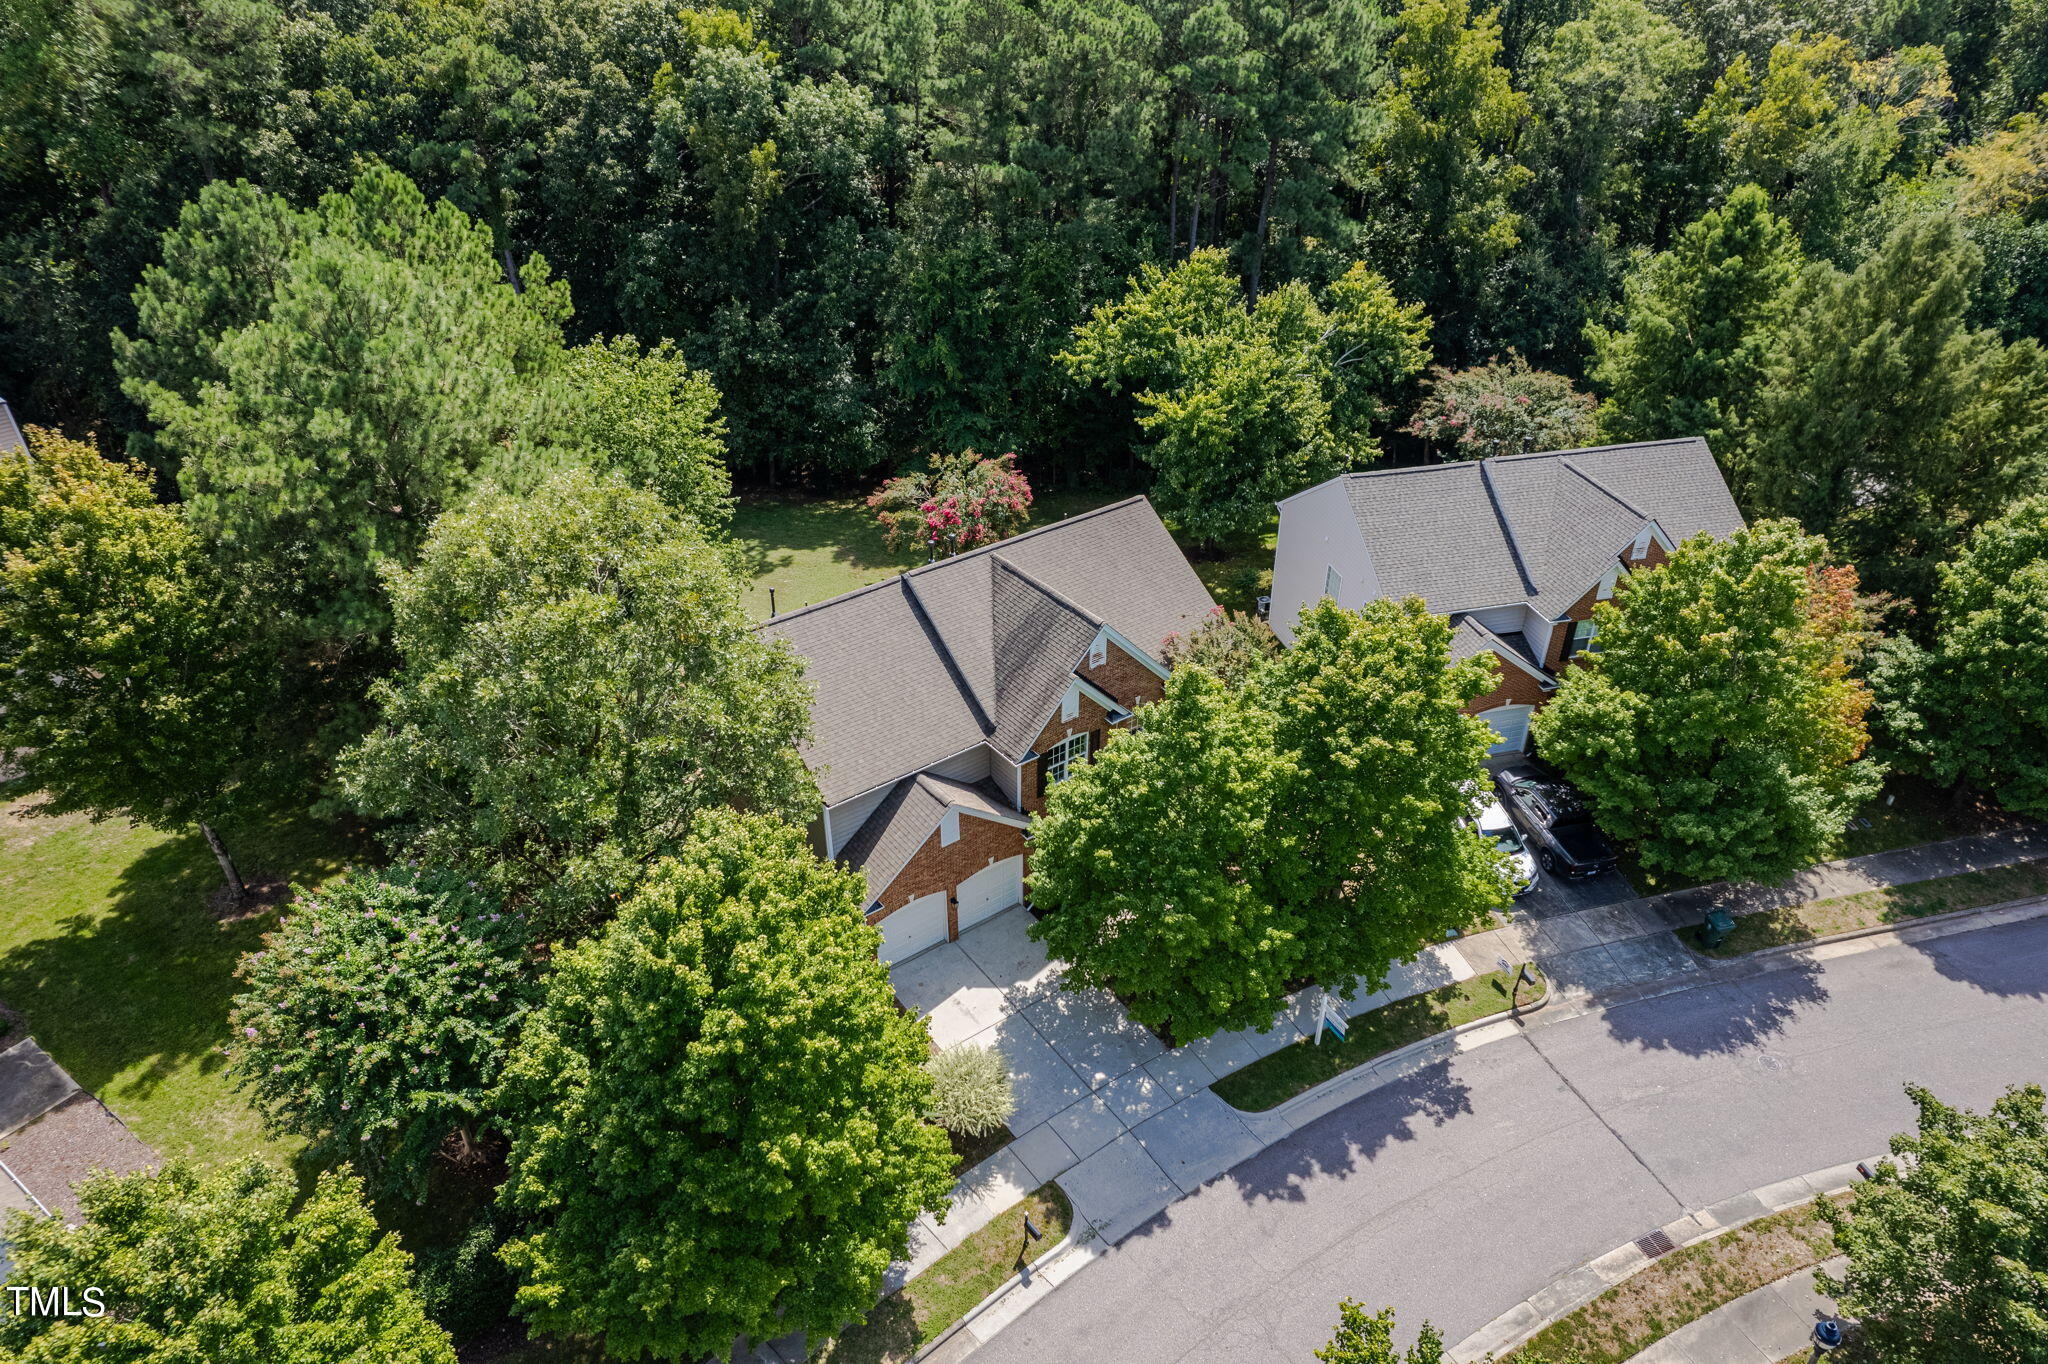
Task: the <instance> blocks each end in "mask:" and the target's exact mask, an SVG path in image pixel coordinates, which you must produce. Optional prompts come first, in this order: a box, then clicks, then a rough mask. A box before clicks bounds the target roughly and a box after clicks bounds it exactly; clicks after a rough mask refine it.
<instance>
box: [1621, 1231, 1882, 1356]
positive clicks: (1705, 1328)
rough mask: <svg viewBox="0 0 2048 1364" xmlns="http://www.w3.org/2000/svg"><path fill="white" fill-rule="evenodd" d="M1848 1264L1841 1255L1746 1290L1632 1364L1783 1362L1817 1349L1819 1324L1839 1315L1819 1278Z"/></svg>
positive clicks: (1655, 1345)
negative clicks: (1815, 1334) (1817, 1275)
mask: <svg viewBox="0 0 2048 1364" xmlns="http://www.w3.org/2000/svg"><path fill="white" fill-rule="evenodd" d="M1848 1263H1849V1261H1848V1257H1846V1256H1841V1255H1838V1256H1836V1257H1835V1258H1834V1259H1832V1260H1824V1261H1822V1262H1821V1263H1820V1264H1818V1265H1814V1266H1811V1267H1809V1268H1807V1269H1802V1270H1800V1271H1799V1272H1798V1273H1797V1274H1793V1275H1790V1276H1788V1277H1786V1278H1783V1279H1780V1280H1778V1281H1777V1282H1776V1283H1770V1284H1765V1285H1764V1286H1763V1287H1762V1288H1759V1289H1757V1290H1756V1291H1755V1292H1753V1293H1745V1294H1743V1295H1742V1296H1741V1297H1739V1298H1737V1299H1736V1300H1735V1301H1734V1302H1731V1303H1724V1304H1723V1305H1721V1306H1720V1307H1717V1308H1715V1309H1714V1310H1713V1311H1711V1312H1709V1313H1707V1314H1706V1315H1705V1316H1704V1317H1701V1318H1700V1319H1699V1320H1698V1321H1695V1322H1690V1323H1688V1324H1687V1325H1684V1326H1681V1327H1679V1328H1678V1329H1677V1330H1676V1331H1673V1332H1672V1333H1671V1334H1670V1335H1668V1336H1666V1337H1664V1339H1662V1340H1660V1341H1658V1342H1657V1343H1656V1344H1654V1345H1652V1346H1651V1347H1650V1348H1649V1349H1647V1350H1644V1351H1641V1352H1640V1353H1638V1354H1637V1355H1636V1356H1635V1357H1634V1358H1633V1359H1632V1360H1631V1361H1630V1364H1778V1361H1779V1360H1781V1359H1784V1358H1786V1357H1787V1356H1789V1355H1792V1354H1795V1353H1797V1352H1798V1351H1800V1350H1802V1349H1806V1350H1811V1349H1812V1347H1813V1328H1814V1326H1815V1325H1816V1324H1817V1323H1819V1322H1820V1321H1822V1320H1824V1319H1831V1318H1835V1316H1836V1313H1835V1303H1834V1300H1833V1299H1832V1298H1829V1297H1828V1296H1827V1295H1825V1294H1824V1293H1822V1292H1821V1291H1820V1290H1819V1289H1817V1288H1815V1287H1814V1286H1813V1276H1814V1274H1815V1273H1816V1272H1819V1271H1822V1270H1825V1271H1826V1272H1827V1273H1829V1274H1839V1273H1841V1272H1842V1269H1843V1267H1844V1266H1846V1265H1847V1264H1848Z"/></svg>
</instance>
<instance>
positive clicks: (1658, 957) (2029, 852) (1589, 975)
mask: <svg viewBox="0 0 2048 1364" xmlns="http://www.w3.org/2000/svg"><path fill="white" fill-rule="evenodd" d="M2043 857H2048V828H2044V827H2043V826H2040V825H2032V824H2030V825H2024V826H2020V827H2017V828H2012V829H2004V830H2000V831H1998V832H1996V833H1989V834H1977V835H1973V836H1971V837H1968V838H1952V839H1948V840H1946V841H1945V842H1941V843H1928V844H1923V845H1922V846H1920V847H1917V848H1901V849H1899V850H1897V851H1895V852H1882V853H1870V854H1868V855H1866V856H1863V857H1851V858H1845V859H1843V860H1842V861H1839V862H1826V863H1823V864H1821V865H1820V866H1817V867H1812V868H1809V869H1808V870H1806V871H1803V872H1800V873H1799V874H1798V875H1796V876H1793V877H1790V878H1788V879H1787V880H1785V881H1782V882H1780V883H1778V884H1776V885H1771V886H1756V885H1730V884H1727V883H1716V884H1714V885H1711V886H1698V887H1694V888H1693V889H1690V890H1676V891H1671V892H1669V893H1667V894H1664V895H1651V896H1646V897H1644V898H1642V899H1638V900H1624V901H1621V902H1620V903H1618V904H1611V905H1602V906H1600V907H1599V908H1597V909H1584V910H1577V911H1574V912H1572V913H1569V914H1558V915H1553V916H1552V917H1550V918H1546V919H1529V918H1521V917H1517V918H1516V919H1515V920H1514V921H1513V922H1511V923H1508V924H1506V925H1505V926H1503V927H1501V928H1496V929H1491V930H1489V931H1487V932H1484V933H1475V934H1472V935H1471V936H1469V937H1466V938H1461V939H1459V940H1458V942H1457V943H1456V944H1455V947H1456V949H1457V951H1458V952H1459V953H1460V954H1461V955H1462V956H1463V957H1464V958H1465V960H1466V961H1467V963H1469V964H1470V966H1471V967H1472V969H1473V970H1475V971H1491V970H1493V969H1495V962H1496V960H1497V959H1506V960H1508V961H1512V962H1517V963H1519V962H1523V961H1537V962H1540V963H1542V965H1543V969H1544V972H1545V974H1546V975H1548V976H1549V977H1550V980H1551V983H1552V985H1553V987H1555V988H1556V990H1557V992H1558V997H1559V998H1561V999H1563V1000H1566V1001H1567V1002H1570V1001H1575V1000H1584V999H1587V998H1590V997H1592V996H1594V995H1598V994H1605V993H1607V992H1610V991H1613V990H1618V989H1622V988H1624V987H1627V986H1632V985H1640V984H1645V983H1647V982H1650V981H1657V980H1667V979H1671V978H1674V977H1684V976H1687V975H1693V974H1697V973H1698V972H1699V971H1701V970H1702V969H1703V964H1702V962H1701V961H1700V959H1699V958H1698V957H1695V956H1694V955H1693V954H1692V953H1690V952H1688V951H1686V950H1685V948H1683V947H1682V946H1680V945H1679V944H1678V943H1677V942H1675V941H1673V940H1672V939H1671V938H1670V937H1669V936H1668V935H1669V934H1670V933H1671V931H1672V930H1674V929H1679V928H1688V927H1691V926H1693V925H1696V924H1698V923H1699V922H1700V921H1701V920H1703V919H1704V918H1706V916H1707V912H1708V911H1709V910H1710V909H1726V910H1728V911H1729V912H1730V913H1732V914H1756V913H1761V912H1763V911H1765V910H1770V909H1781V908H1784V907H1786V906H1789V905H1798V904H1805V903H1807V902H1808V901H1811V900H1828V899H1833V898H1835V897H1837V896H1842V895H1855V894H1858V893H1860V892H1863V891H1867V890H1880V889H1883V888H1885V887H1887V886H1903V885H1910V884H1912V883H1913V882H1916V881H1931V880H1934V879H1935V878H1937V877H1942V876H1955V875H1958V874H1960V873H1962V872H1969V871H1983V870H1985V869H1987V868H1990V867H2004V866H2011V865H2012V864H2014V863H2016V862H2029V861H2033V860H2035V859H2037V858H2043Z"/></svg>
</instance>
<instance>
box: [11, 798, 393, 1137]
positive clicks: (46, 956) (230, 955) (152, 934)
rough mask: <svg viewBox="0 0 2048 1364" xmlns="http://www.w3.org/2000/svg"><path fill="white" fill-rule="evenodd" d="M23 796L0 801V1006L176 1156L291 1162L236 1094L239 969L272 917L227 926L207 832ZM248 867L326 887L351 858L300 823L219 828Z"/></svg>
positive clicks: (334, 839)
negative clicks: (106, 816)
mask: <svg viewBox="0 0 2048 1364" xmlns="http://www.w3.org/2000/svg"><path fill="white" fill-rule="evenodd" d="M27 804H28V802H27V801H26V800H25V799H24V797H23V796H22V795H21V794H20V793H11V794H10V795H9V796H7V798H6V799H5V803H4V804H0V904H4V906H5V909H4V912H0V1003H5V1005H6V1006H7V1007H8V1008H9V1009H11V1010H13V1011H14V1012H15V1013H16V1014H17V1015H19V1018H20V1022H19V1024H18V1025H17V1030H16V1031H15V1032H13V1033H10V1034H9V1037H8V1039H7V1040H9V1041H11V1040H13V1039H14V1038H16V1037H18V1036H19V1035H20V1030H22V1029H25V1030H26V1031H27V1032H29V1033H31V1034H33V1035H34V1037H35V1039H36V1041H37V1042H39V1043H40V1044H41V1045H42V1046H43V1048H44V1049H45V1050H47V1051H48V1052H49V1053H50V1054H51V1055H52V1056H54V1057H55V1058H56V1059H57V1061H58V1063H59V1064H60V1065H62V1066H63V1067H64V1068H65V1069H66V1070H68V1071H70V1072H71V1074H72V1076H73V1077H74V1078H76V1079H77V1081H78V1082H79V1083H80V1084H81V1085H84V1086H85V1087H86V1088H88V1089H90V1090H93V1091H95V1092H96V1093H98V1095H99V1096H100V1098H101V1099H103V1100H104V1101H105V1102H106V1103H107V1104H108V1106H110V1107H111V1108H112V1109H113V1110H114V1112H115V1113H117V1114H119V1115H120V1117H121V1118H122V1120H123V1121H125V1122H126V1123H127V1124H128V1125H129V1126H130V1127H131V1128H133V1129H134V1131H135V1134H136V1135H137V1136H139V1137H141V1138H142V1140H143V1141H145V1142H147V1143H149V1145H151V1146H152V1147H154V1148H156V1150H157V1151H159V1152H160V1153H162V1154H163V1155H165V1156H183V1157H189V1158H191V1159H193V1160H196V1161H199V1162H201V1163H202V1164H205V1165H217V1164H220V1163H223V1162H225V1161H228V1160H231V1159H234V1158H235V1157H238V1156H241V1155H245V1154H250V1153H255V1154H262V1155H269V1156H273V1157H277V1158H279V1159H286V1158H288V1157H289V1155H290V1150H289V1148H288V1147H287V1146H286V1145H285V1144H283V1143H280V1142H278V1141H276V1140H273V1139H271V1138H269V1137H267V1136H265V1135H264V1133H263V1132H262V1130H261V1128H260V1127H259V1126H258V1123H257V1119H256V1115H255V1114H254V1112H252V1111H251V1109H250V1108H249V1106H248V1105H247V1104H246V1103H244V1102H243V1101H242V1099H241V1097H240V1096H239V1095H237V1094H236V1093H235V1092H234V1091H233V1090H232V1089H231V1088H230V1087H229V1085H228V1083H227V1080H226V1077H225V1076H224V1075H223V1073H222V1057H221V1055H220V1052H219V1051H218V1047H219V1045H220V1043H221V1042H222V1041H223V1040H224V1038H225V1037H226V1034H227V1013H228V1001H229V999H230V998H231V997H232V996H233V994H234V992H235V979H234V969H235V963H236V962H237V961H238V960H239V959H240V958H241V956H242V954H243V953H244V952H247V951H249V950H250V949H251V948H252V947H254V946H255V945H256V943H257V940H258V939H259V938H261V937H262V935H263V934H264V933H265V932H266V931H268V930H269V929H270V928H271V927H272V925H274V924H275V922H276V915H275V913H274V912H266V913H262V914H258V915H255V916H252V917H250V918H246V919H242V920H239V921H236V922H232V923H223V922H220V921H219V920H217V919H216V918H215V917H214V916H213V914H212V913H211V912H210V911H209V910H208V908H207V903H206V901H207V896H208V895H209V894H210V893H211V892H212V891H213V890H214V889H215V888H216V886H217V885H218V884H219V879H220V873H219V869H218V868H217V866H216V865H215V863H214V860H213V857H212V855H211V854H210V853H209V852H208V851H207V848H206V844H205V843H204V842H203V841H202V840H201V839H200V837H199V835H198V834H196V833H185V834H162V833H158V832H156V831H154V830H151V829H145V828H140V827H137V826H135V825H132V824H128V823H126V822H123V821H119V820H108V821H105V822H103V823H99V824H95V823H93V822H91V821H90V820H88V819H86V818H85V817H84V816H81V815H65V816H60V817H57V818H54V819H52V818H46V817H42V816H38V815H32V814H29V813H28V812H27V808H26V807H27ZM223 836H224V837H225V838H226V839H228V840H229V846H230V847H231V848H234V849H235V850H236V853H237V860H238V861H239V862H240V863H241V866H242V870H243V872H244V873H245V874H247V875H250V876H251V877H252V878H253V877H254V876H256V875H262V874H269V875H277V876H283V877H288V878H290V879H293V880H298V881H304V882H319V881H321V880H324V879H325V878H327V877H329V876H332V875H333V874H334V873H335V872H337V871H339V870H340V869H341V867H342V864H343V862H344V861H345V860H346V859H347V858H349V857H351V856H359V855H362V853H364V852H367V851H368V850H367V849H356V848H352V847H351V846H350V845H349V844H348V843H347V842H346V841H345V840H344V839H343V837H342V836H341V835H340V834H339V833H338V832H336V831H334V830H333V829H331V828H328V827H326V826H321V825H315V824H312V823H310V822H309V823H304V824H298V825H292V826H284V827H277V828H272V829H270V830H267V831H245V832H241V833H239V834H238V833H237V832H236V831H234V830H226V831H223Z"/></svg>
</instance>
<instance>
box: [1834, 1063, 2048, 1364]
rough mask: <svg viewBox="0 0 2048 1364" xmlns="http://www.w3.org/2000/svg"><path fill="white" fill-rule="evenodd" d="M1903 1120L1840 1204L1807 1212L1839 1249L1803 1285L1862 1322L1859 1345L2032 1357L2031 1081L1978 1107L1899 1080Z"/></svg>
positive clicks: (2044, 1268) (2046, 1151)
mask: <svg viewBox="0 0 2048 1364" xmlns="http://www.w3.org/2000/svg"><path fill="white" fill-rule="evenodd" d="M1906 1093H1907V1096H1908V1097H1909V1098H1911V1099H1912V1101H1913V1105H1914V1107H1915V1108H1916V1109H1918V1110H1919V1121H1918V1123H1917V1126H1916V1130H1914V1131H1912V1132H1905V1133H1901V1134H1899V1135H1897V1136H1895V1137H1893V1138H1892V1144H1891V1149H1892V1154H1893V1155H1894V1156H1896V1157H1898V1159H1896V1160H1885V1161H1880V1162H1878V1165H1877V1169H1876V1172H1875V1173H1874V1174H1873V1175H1872V1176H1871V1177H1870V1179H1868V1180H1866V1181H1865V1182H1864V1183H1862V1184H1859V1185H1857V1186H1856V1194H1855V1197H1854V1198H1853V1199H1851V1200H1850V1202H1849V1205H1848V1206H1847V1207H1836V1206H1834V1205H1833V1204H1832V1203H1830V1202H1829V1201H1828V1200H1826V1199H1823V1200H1821V1202H1820V1204H1819V1207H1820V1211H1821V1216H1822V1217H1824V1218H1825V1219H1826V1220H1827V1222H1828V1225H1829V1226H1830V1227H1832V1228H1833V1229H1834V1234H1835V1244H1836V1245H1837V1246H1839V1247H1840V1248H1841V1251H1842V1253H1843V1254H1844V1255H1846V1256H1848V1257H1849V1264H1848V1267H1847V1268H1846V1269H1844V1270H1843V1271H1842V1273H1840V1274H1839V1275H1837V1274H1827V1273H1823V1274H1821V1275H1820V1276H1819V1278H1818V1279H1817V1280H1816V1286H1817V1287H1818V1288H1819V1289H1820V1290H1821V1291H1822V1292H1824V1293H1828V1294H1831V1295H1832V1296H1834V1297H1835V1298H1836V1299H1837V1300H1839V1301H1840V1303H1841V1304H1842V1308H1843V1310H1844V1311H1846V1312H1848V1313H1849V1314H1851V1315H1852V1316H1855V1317H1858V1318H1860V1319H1861V1320H1862V1322H1863V1330H1864V1334H1865V1338H1866V1339H1867V1340H1868V1341H1869V1343H1870V1347H1871V1348H1872V1349H1874V1350H1876V1351H1878V1352H1880V1354H1881V1357H1882V1358H1884V1359H1887V1360H1894V1359H1895V1360H1898V1361H1900V1364H1937V1362H1940V1364H1946V1361H1950V1360H1960V1359H1985V1360H1993V1359H1995V1360H2015V1361H2022V1360H2032V1359H2035V1358H2038V1357H2039V1356H2040V1353H2041V1342H2043V1341H2044V1340H2048V1293H2044V1291H2043V1289H2042V1282H2043V1279H2044V1276H2048V1189H2044V1188H2043V1187H2042V1182H2041V1171H2042V1169H2043V1168H2044V1166H2048V1115H2044V1113H2043V1107H2042V1103H2043V1100H2042V1093H2041V1087H2040V1086H2039V1085H2026V1086H2016V1087H2014V1088H2012V1089H2009V1090H2007V1091H2006V1092H2005V1094H2004V1095H2003V1096H2001V1097H2000V1098H1999V1099H1998V1100H1997V1101H1996V1102H1994V1103H1993V1104H1992V1105H1991V1108H1990V1110H1989V1111H1988V1112H1985V1113H1972V1112H1970V1111H1969V1110H1967V1109H1961V1108H1951V1107H1950V1106H1948V1105H1947V1104H1944V1103H1942V1102H1941V1101H1940V1100H1939V1099H1937V1098H1935V1096H1934V1095H1933V1094H1932V1093H1930V1092H1929V1091H1928V1090H1926V1089H1924V1088H1921V1087H1920V1086H1917V1085H1915V1086H1910V1087H1908V1089H1907V1090H1906Z"/></svg>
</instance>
